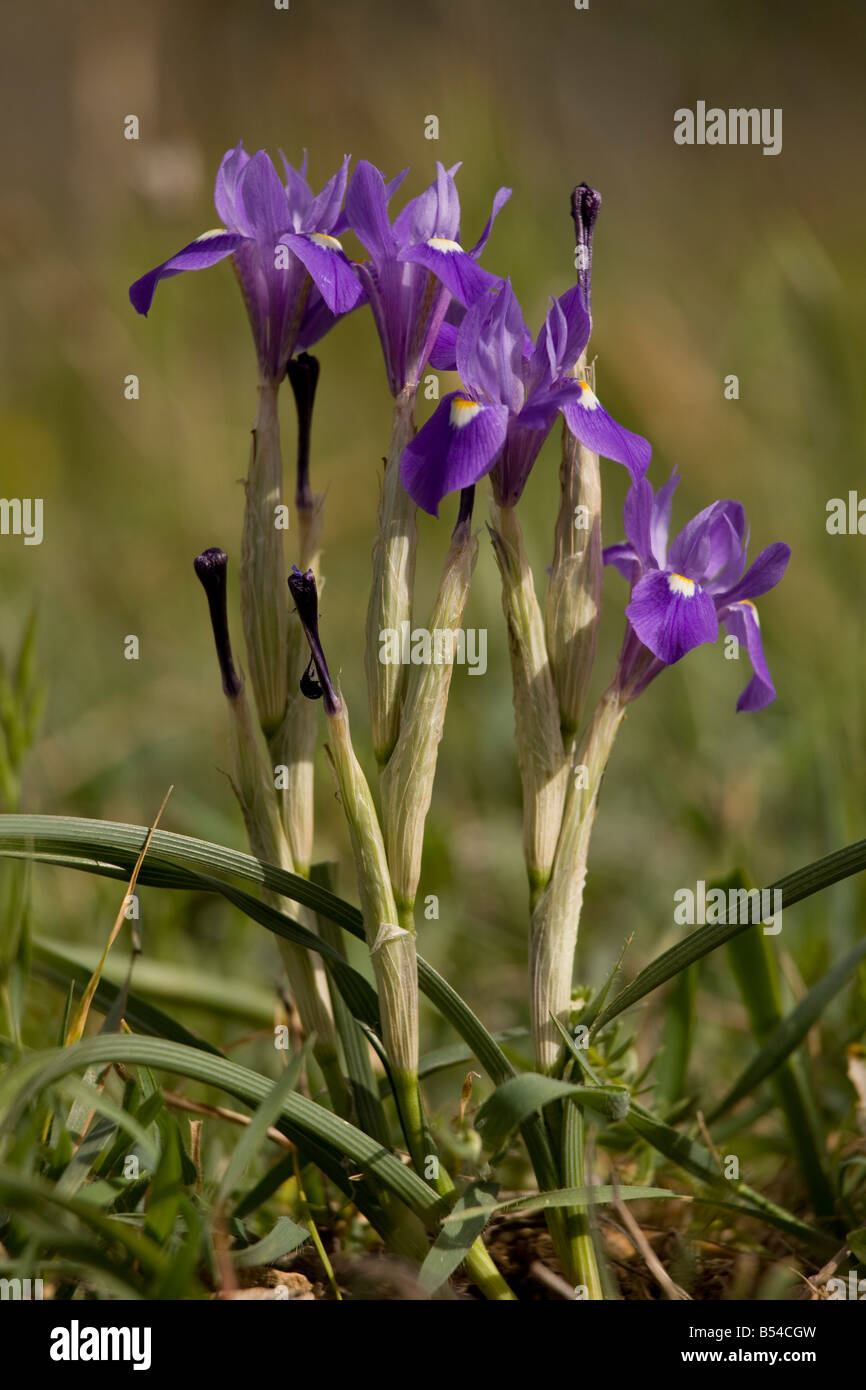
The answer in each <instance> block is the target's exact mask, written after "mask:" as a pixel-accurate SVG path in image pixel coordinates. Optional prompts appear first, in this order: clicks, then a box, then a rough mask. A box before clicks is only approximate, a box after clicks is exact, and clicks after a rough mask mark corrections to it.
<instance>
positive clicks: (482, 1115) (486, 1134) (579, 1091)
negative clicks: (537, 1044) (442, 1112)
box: [475, 1072, 629, 1153]
mask: <svg viewBox="0 0 866 1390" xmlns="http://www.w3.org/2000/svg"><path fill="white" fill-rule="evenodd" d="M566 1096H567V1097H569V1098H571V1099H574V1100H576V1101H577V1102H578V1104H579V1105H586V1106H588V1107H589V1108H590V1109H591V1110H596V1111H598V1112H599V1113H600V1114H601V1115H603V1116H604V1117H605V1118H606V1119H608V1120H621V1119H622V1118H623V1116H624V1115H626V1114H627V1113H628V1106H629V1093H628V1089H627V1087H625V1086H584V1085H574V1084H572V1083H571V1082H570V1081H557V1080H556V1079H555V1078H554V1077H552V1076H542V1075H541V1073H540V1072H524V1073H523V1074H522V1075H521V1076H515V1077H513V1078H512V1079H511V1080H510V1081H506V1082H504V1083H503V1084H502V1085H501V1086H499V1087H498V1089H497V1090H495V1091H494V1092H493V1095H492V1096H490V1098H489V1099H488V1100H486V1101H485V1102H484V1104H483V1105H482V1107H481V1109H480V1110H479V1112H478V1114H477V1116H476V1117H475V1128H476V1129H477V1130H478V1132H479V1134H481V1136H482V1138H483V1139H484V1143H485V1145H486V1147H487V1148H488V1149H490V1150H492V1151H493V1152H494V1153H497V1152H498V1151H499V1150H500V1149H502V1148H503V1147H504V1146H505V1144H506V1143H507V1142H508V1140H509V1138H510V1136H511V1135H512V1134H513V1133H514V1131H515V1130H516V1129H518V1128H519V1126H520V1125H521V1124H522V1123H523V1122H524V1120H526V1119H528V1118H529V1116H530V1115H532V1114H534V1113H535V1111H537V1110H541V1109H542V1107H543V1106H545V1105H549V1104H550V1102H551V1101H553V1100H563V1099H564V1098H565V1097H566Z"/></svg>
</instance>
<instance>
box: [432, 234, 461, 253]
mask: <svg viewBox="0 0 866 1390" xmlns="http://www.w3.org/2000/svg"><path fill="white" fill-rule="evenodd" d="M427 245H428V246H429V247H431V248H432V250H434V251H444V252H445V253H446V254H447V255H449V256H451V255H453V254H454V252H455V251H462V250H463V247H462V246H461V245H460V242H459V241H449V239H448V237H447V236H431V237H429V238H428V240H427Z"/></svg>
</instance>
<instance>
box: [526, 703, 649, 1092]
mask: <svg viewBox="0 0 866 1390" xmlns="http://www.w3.org/2000/svg"><path fill="white" fill-rule="evenodd" d="M625 713H626V706H625V703H624V702H623V701H622V699H621V696H620V692H619V690H618V689H617V688H616V686H615V685H613V686H611V687H610V688H609V689H608V690H607V691H606V692H605V694H604V695H603V696H602V698H601V700H600V701H599V703H598V705H597V706H596V709H595V713H594V714H593V717H592V720H591V722H590V724H589V726H588V728H587V730H586V732H585V734H584V736H583V738H582V739H581V741H580V744H579V746H578V750H577V753H576V755H575V760H574V762H573V764H572V766H571V768H570V777H569V780H568V790H567V794H566V797H565V806H564V810H563V815H562V828H561V830H560V833H559V839H558V843H557V846H556V855H555V857H554V861H553V868H552V873H551V875H550V880H549V882H548V884H547V886H546V888H545V889H544V892H543V893H542V894H541V895H540V896H539V898H538V900H537V902H536V904H535V909H534V911H533V914H532V922H531V926H530V945H529V977H530V1011H531V1016H532V1037H533V1043H534V1047H535V1060H536V1065H537V1066H538V1069H539V1071H547V1072H550V1071H552V1070H553V1069H554V1067H555V1066H556V1062H557V1058H558V1055H559V1048H560V1036H559V1032H558V1030H557V1028H556V1025H555V1024H554V1023H553V1018H557V1019H559V1022H560V1023H561V1024H562V1025H563V1027H565V1028H567V1027H568V1024H569V1014H570V1011H571V982H572V973H573V970H574V954H575V948H576V946H577V931H578V925H579V922H580V913H581V908H582V906H583V888H584V882H585V880H586V863H587V856H588V853H589V842H590V837H591V835H592V827H593V823H594V821H595V815H596V811H597V809H598V794H599V789H600V787H601V782H602V778H603V776H604V771H605V768H606V766H607V761H608V758H609V756H610V753H611V749H612V748H613V742H614V739H615V738H616V734H617V731H618V729H619V726H620V724H621V723H622V721H623V719H624V718H625Z"/></svg>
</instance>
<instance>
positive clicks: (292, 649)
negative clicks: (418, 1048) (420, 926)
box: [269, 352, 325, 878]
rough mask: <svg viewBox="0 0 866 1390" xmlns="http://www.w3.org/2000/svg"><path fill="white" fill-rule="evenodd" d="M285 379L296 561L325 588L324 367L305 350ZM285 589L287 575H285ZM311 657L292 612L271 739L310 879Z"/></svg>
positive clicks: (286, 816) (291, 836)
mask: <svg viewBox="0 0 866 1390" xmlns="http://www.w3.org/2000/svg"><path fill="white" fill-rule="evenodd" d="M286 375H287V377H288V380H289V383H290V385H291V387H292V392H293V394H294V397H295V406H296V410H297V418H298V442H297V469H296V486H295V513H296V519H297V542H296V544H297V558H298V565H299V568H300V569H301V570H303V571H304V572H306V571H307V570H312V572H313V574H314V575H315V577H316V582H317V584H318V585H319V587H321V583H322V579H321V535H322V523H323V520H324V504H325V495H324V493H314V492H313V491H312V488H311V486H310V439H311V433H312V420H313V404H314V401H315V395H316V386H317V383H318V379H319V363H318V360H317V359H316V358H315V357H312V356H311V355H310V354H309V353H306V352H303V353H300V354H299V356H297V357H293V358H292V359H291V361H290V362H289V364H288V368H287V372H286ZM280 582H281V586H282V576H281V581H280ZM309 660H310V654H309V649H308V647H307V641H306V638H305V636H304V630H303V628H302V626H301V624H300V622H299V621H298V617H297V614H296V613H294V612H289V614H288V630H287V633H286V713H285V717H284V718H283V721H282V724H281V725H280V728H279V729H278V731H277V732H276V733H275V734H274V735H273V736H272V738H271V739H270V740H269V747H270V752H271V756H272V758H273V761H274V765H275V766H276V767H279V768H280V769H281V777H280V781H279V790H278V796H279V804H280V815H281V818H282V822H283V829H284V830H285V832H286V838H287V839H288V842H289V845H290V847H291V851H292V857H293V859H294V861H295V865H296V867H297V872H298V873H299V874H302V875H303V876H304V877H305V878H307V877H308V876H309V872H310V864H311V862H312V857H313V829H314V815H313V805H314V802H313V781H314V777H313V760H314V755H315V749H316V738H317V735H318V716H317V712H316V709H315V706H314V705H312V704H311V703H310V701H309V700H308V699H306V698H305V696H304V695H303V694H302V693H301V690H300V683H301V679H302V677H303V674H304V671H305V670H306V668H307V666H308V665H309Z"/></svg>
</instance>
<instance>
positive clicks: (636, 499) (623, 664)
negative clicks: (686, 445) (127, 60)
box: [604, 470, 791, 710]
mask: <svg viewBox="0 0 866 1390" xmlns="http://www.w3.org/2000/svg"><path fill="white" fill-rule="evenodd" d="M678 483H679V475H678V474H677V472H676V470H674V472H673V473H672V474H671V477H670V478H669V480H668V482H667V483H665V485H664V487H662V488H660V489H659V491H658V493H655V494H654V493H653V489H652V486H651V484H650V482H649V480H648V479H647V478H639V479H638V480H637V481H636V482H634V483H633V484H632V486H631V488H630V489H629V493H628V496H627V497H626V501H625V508H624V511H623V519H624V522H625V533H626V537H627V539H626V541H625V542H624V543H623V544H621V545H612V546H608V548H607V549H606V550H605V552H604V560H605V564H608V565H615V566H616V568H617V569H618V570H619V571H620V573H621V574H622V575H623V576H624V577H625V578H626V579H627V580H629V582H630V584H631V600H630V602H629V604H628V606H627V608H626V610H625V612H626V617H627V618H628V620H629V627H628V631H627V633H626V639H625V643H624V645H623V650H622V655H621V657H620V664H619V673H618V679H619V685H620V687H621V689H622V690H623V691H624V692H625V693H626V694H627V695H628V696H629V697H630V698H634V696H635V695H637V694H639V693H640V691H641V690H643V689H645V688H646V686H647V685H648V684H649V682H650V681H651V680H652V679H653V677H654V676H656V675H658V673H659V671H661V670H662V669H663V668H664V667H665V666H672V665H673V664H674V663H675V662H677V661H679V660H680V659H681V658H682V657H683V656H685V655H686V653H687V652H689V651H691V650H692V648H693V647H697V646H700V645H701V644H702V643H704V642H715V640H716V638H717V636H718V632H719V624H720V623H722V624H723V626H724V627H725V628H726V630H727V632H728V633H729V634H731V635H732V636H735V637H736V638H737V640H738V641H739V642H742V643H743V644H744V645H745V648H746V651H747V653H748V656H749V659H750V661H751V663H752V670H753V672H754V674H753V676H752V679H751V680H750V681H749V684H748V685H747V686H746V688H745V690H744V691H743V692H742V694H741V695H740V698H739V700H738V701H737V709H738V710H758V709H763V708H764V706H765V705H769V704H770V703H771V702H772V701H773V700H774V699H775V696H776V691H775V687H774V686H773V681H772V678H771V676H770V672H769V670H768V669H767V663H766V660H765V658H764V649H763V645H762V642H761V626H760V622H759V619H758V610H757V608H756V607H755V604H754V599H756V598H758V597H759V596H760V595H761V594H765V593H767V592H768V590H770V589H772V588H774V587H775V585H776V584H778V582H779V580H780V579H781V578H782V575H783V574H784V573H785V570H786V568H787V565H788V560H789V559H790V556H791V550H790V547H789V546H787V545H785V544H784V543H783V542H781V541H777V542H776V543H775V544H774V545H769V546H767V548H766V549H765V550H762V551H761V553H760V555H759V556H758V558H757V559H756V560H755V561H754V562H753V563H752V564H751V565H750V566H749V568H748V569H746V550H747V546H748V531H747V527H746V517H745V513H744V511H743V508H742V506H741V505H740V503H739V502H732V501H729V500H728V501H722V502H714V503H713V504H712V506H709V507H705V508H704V510H703V511H702V512H699V513H698V515H697V516H696V517H693V518H692V520H691V521H690V522H688V523H687V525H686V526H684V527H683V529H682V531H680V533H679V535H677V536H675V537H674V539H673V541H671V543H670V545H668V535H669V531H670V518H671V501H672V498H673V493H674V490H675V488H676V486H677V484H678Z"/></svg>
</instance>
